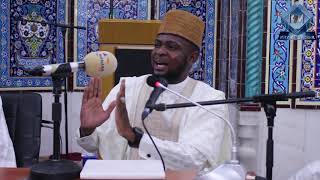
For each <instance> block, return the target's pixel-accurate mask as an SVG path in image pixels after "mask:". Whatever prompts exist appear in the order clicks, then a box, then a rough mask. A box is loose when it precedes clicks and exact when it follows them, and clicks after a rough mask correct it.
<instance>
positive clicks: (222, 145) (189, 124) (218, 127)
mask: <svg viewBox="0 0 320 180" xmlns="http://www.w3.org/2000/svg"><path fill="white" fill-rule="evenodd" d="M144 80H145V76H140V77H130V78H126V92H125V94H126V97H125V102H126V107H127V111H128V115H129V118H130V117H134V116H135V113H136V112H133V111H132V109H134V107H135V106H136V102H137V101H139V99H138V94H139V90H140V89H141V87H142V86H143V85H144V84H145V81H144ZM188 80H190V78H189V77H188V78H187V79H186V80H185V81H183V82H181V83H179V84H174V85H171V84H169V85H168V88H170V89H172V90H174V91H177V92H181V91H182V89H183V87H184V84H185V83H186V82H187V81H188ZM118 91H119V84H118V85H117V86H116V87H114V88H113V89H112V90H111V92H110V93H109V95H108V96H107V98H106V99H105V101H104V103H103V107H104V109H106V108H107V106H108V105H109V103H110V102H111V101H112V100H114V99H115V98H116V94H117V93H118ZM178 98H179V97H177V96H176V95H174V94H172V93H170V92H167V91H164V92H163V93H162V94H161V95H160V97H159V99H158V100H157V103H166V104H171V103H174V102H176V100H177V99H178ZM190 98H191V99H192V100H194V101H207V100H221V99H224V98H225V97H224V93H223V92H221V91H217V90H215V89H213V88H212V87H210V86H208V85H207V84H205V83H203V82H200V81H199V82H198V83H197V85H196V87H195V89H194V91H193V93H192V95H191V97H190ZM185 102H186V101H185ZM207 108H209V109H210V110H211V111H213V112H214V113H215V115H212V114H210V113H208V112H206V111H205V110H202V109H200V108H198V107H189V108H185V113H184V114H183V117H181V121H180V127H179V132H178V133H179V139H178V141H177V142H172V141H166V140H161V139H159V138H156V137H153V139H154V141H155V143H156V144H157V147H158V149H159V151H160V152H161V154H162V156H163V158H164V161H165V165H166V167H167V168H169V169H173V170H177V169H190V168H196V169H197V170H198V171H200V172H201V174H202V173H204V172H205V171H206V170H211V169H212V168H213V167H216V166H217V165H218V164H220V163H222V162H223V161H225V160H227V159H228V158H229V155H230V150H231V148H230V135H229V131H228V130H226V129H225V128H226V126H225V123H224V121H223V120H221V118H223V119H227V120H228V119H229V114H228V109H227V106H226V105H214V106H207ZM174 111H175V110H173V109H170V110H166V111H165V112H164V114H163V115H164V116H165V117H166V118H165V119H164V121H168V123H169V121H171V119H170V117H172V115H173V113H174ZM138 113H139V112H138ZM220 117H221V118H220ZM114 119H115V115H114V112H112V114H111V116H110V118H109V120H107V121H106V122H105V123H103V124H102V125H101V126H100V127H97V128H96V130H95V131H94V132H93V133H92V134H91V135H90V136H86V137H82V138H78V141H77V142H78V144H79V145H80V146H81V147H83V148H84V149H85V150H86V151H89V152H94V151H98V152H99V154H100V156H101V157H102V158H103V159H127V157H128V153H129V149H130V147H128V145H127V144H128V143H127V140H126V139H124V138H123V137H121V136H119V134H118V132H117V130H116V124H115V120H114ZM78 136H79V133H78ZM139 155H140V157H142V158H144V159H159V156H158V154H157V152H156V150H155V148H154V146H153V144H152V143H151V141H150V139H149V137H148V136H147V135H146V134H144V135H143V137H142V139H141V142H140V146H139ZM150 155H151V157H150ZM148 156H149V157H148Z"/></svg>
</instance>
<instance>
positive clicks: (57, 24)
mask: <svg viewBox="0 0 320 180" xmlns="http://www.w3.org/2000/svg"><path fill="white" fill-rule="evenodd" d="M16 20H17V21H28V22H34V23H41V24H47V25H50V26H55V27H60V28H61V34H62V36H63V37H62V39H63V49H64V50H66V43H65V38H66V34H67V29H81V30H86V28H85V27H82V26H74V25H69V24H61V23H56V22H45V21H37V20H27V19H22V18H16ZM52 80H53V78H52ZM67 86H68V78H67V76H65V81H64V87H65V88H64V112H65V141H66V158H68V156H69V147H68V145H69V139H68V134H69V132H68V106H67V105H68V93H67V89H68V88H67Z"/></svg>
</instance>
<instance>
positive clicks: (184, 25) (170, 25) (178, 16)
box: [158, 10, 204, 49]
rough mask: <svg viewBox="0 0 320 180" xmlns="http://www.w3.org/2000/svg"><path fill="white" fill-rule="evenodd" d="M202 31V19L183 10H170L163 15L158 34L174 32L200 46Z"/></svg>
mask: <svg viewBox="0 0 320 180" xmlns="http://www.w3.org/2000/svg"><path fill="white" fill-rule="evenodd" d="M203 31H204V23H203V21H202V20H201V19H200V18H199V17H197V16H195V15H193V14H191V13H189V12H187V11H183V10H170V11H168V12H167V14H166V15H165V17H164V19H163V21H162V23H161V25H160V27H159V31H158V34H174V35H178V36H180V37H183V38H185V39H187V40H189V41H191V42H192V43H194V44H195V45H196V46H198V47H199V49H200V48H201V44H202V36H203Z"/></svg>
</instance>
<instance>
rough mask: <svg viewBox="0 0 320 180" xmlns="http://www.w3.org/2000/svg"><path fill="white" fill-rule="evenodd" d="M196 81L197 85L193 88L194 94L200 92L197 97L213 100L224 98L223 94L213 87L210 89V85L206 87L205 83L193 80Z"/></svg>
mask: <svg viewBox="0 0 320 180" xmlns="http://www.w3.org/2000/svg"><path fill="white" fill-rule="evenodd" d="M195 81H197V85H196V87H195V91H196V92H201V93H200V94H199V96H207V97H211V98H215V97H220V98H221V97H223V98H224V97H225V94H224V92H222V91H220V90H217V89H215V88H213V87H211V86H210V85H208V84H207V83H204V82H203V81H199V80H195Z"/></svg>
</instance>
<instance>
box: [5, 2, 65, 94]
mask: <svg viewBox="0 0 320 180" xmlns="http://www.w3.org/2000/svg"><path fill="white" fill-rule="evenodd" d="M0 2H1V3H0V4H1V7H0V8H1V11H0V29H1V46H0V52H1V55H0V64H1V67H0V74H1V75H0V88H1V90H20V89H48V88H49V87H50V86H51V85H52V82H51V78H50V77H31V76H29V75H28V74H27V73H26V72H25V71H23V68H21V67H24V68H33V67H35V66H39V65H47V64H56V63H62V62H64V51H63V36H62V34H61V31H60V29H59V28H56V27H54V26H52V25H47V24H45V23H35V22H29V21H27V20H36V21H44V22H50V23H55V22H58V23H64V22H65V3H66V1H63V0H57V1H45V0H12V1H9V0H1V1H0Z"/></svg>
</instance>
